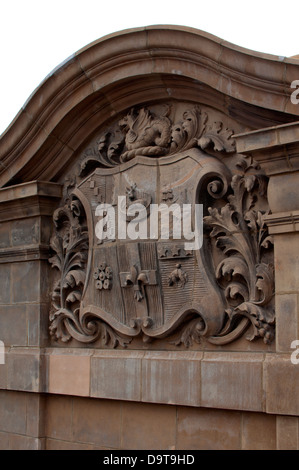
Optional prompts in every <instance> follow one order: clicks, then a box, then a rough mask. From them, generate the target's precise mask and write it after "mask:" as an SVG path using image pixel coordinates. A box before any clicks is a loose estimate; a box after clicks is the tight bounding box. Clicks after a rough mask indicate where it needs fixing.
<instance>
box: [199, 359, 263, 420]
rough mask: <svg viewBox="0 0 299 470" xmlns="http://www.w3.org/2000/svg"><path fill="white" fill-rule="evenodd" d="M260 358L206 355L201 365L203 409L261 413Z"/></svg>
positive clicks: (261, 371) (261, 370) (261, 369)
mask: <svg viewBox="0 0 299 470" xmlns="http://www.w3.org/2000/svg"><path fill="white" fill-rule="evenodd" d="M262 373H263V355H262V354H257V353H256V354H255V353H238V352H232V353H225V352H219V353H216V352H215V353H205V354H204V358H203V360H202V363H201V383H202V395H201V404H202V406H205V407H209V408H223V409H235V410H250V411H262V410H263V408H264V403H263V401H264V394H263V388H262Z"/></svg>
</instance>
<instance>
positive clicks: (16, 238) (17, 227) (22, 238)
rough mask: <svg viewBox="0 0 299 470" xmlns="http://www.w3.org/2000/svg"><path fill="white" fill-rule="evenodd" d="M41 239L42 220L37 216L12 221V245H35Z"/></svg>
mask: <svg viewBox="0 0 299 470" xmlns="http://www.w3.org/2000/svg"><path fill="white" fill-rule="evenodd" d="M39 240H40V221H39V218H37V217H32V218H28V219H20V220H15V221H13V222H11V243H12V246H23V245H34V244H36V243H39Z"/></svg>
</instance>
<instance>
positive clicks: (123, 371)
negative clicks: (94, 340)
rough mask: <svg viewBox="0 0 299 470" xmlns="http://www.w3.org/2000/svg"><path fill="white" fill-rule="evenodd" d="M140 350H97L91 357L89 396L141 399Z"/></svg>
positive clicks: (141, 353) (141, 354)
mask: <svg viewBox="0 0 299 470" xmlns="http://www.w3.org/2000/svg"><path fill="white" fill-rule="evenodd" d="M143 355H144V353H143V352H142V351H140V352H136V351H98V352H95V354H94V355H93V357H92V358H91V396H92V397H99V398H110V399H118V400H133V401H139V400H141V360H142V357H143Z"/></svg>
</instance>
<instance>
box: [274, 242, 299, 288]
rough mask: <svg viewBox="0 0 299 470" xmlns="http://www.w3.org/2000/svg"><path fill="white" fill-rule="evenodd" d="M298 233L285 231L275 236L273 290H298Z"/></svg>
mask: <svg viewBox="0 0 299 470" xmlns="http://www.w3.org/2000/svg"><path fill="white" fill-rule="evenodd" d="M298 246H299V234H298V233H285V234H283V235H276V236H275V244H274V262H275V291H276V293H277V294H286V293H292V292H298V291H299V277H298V276H297V275H294V273H298V272H299V250H298Z"/></svg>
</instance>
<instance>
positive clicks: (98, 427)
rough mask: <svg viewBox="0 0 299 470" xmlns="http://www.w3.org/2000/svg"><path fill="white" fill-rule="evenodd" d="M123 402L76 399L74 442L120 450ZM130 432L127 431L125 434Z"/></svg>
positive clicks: (74, 405) (74, 402) (74, 403)
mask: <svg viewBox="0 0 299 470" xmlns="http://www.w3.org/2000/svg"><path fill="white" fill-rule="evenodd" d="M120 431H121V402H119V401H113V400H111V401H110V400H100V399H95V398H78V397H77V398H74V400H73V439H72V440H73V441H76V442H80V443H89V444H94V445H97V446H101V447H113V448H117V449H119V448H120V445H121V433H120ZM127 432H129V431H128V430H127V429H125V433H127Z"/></svg>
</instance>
